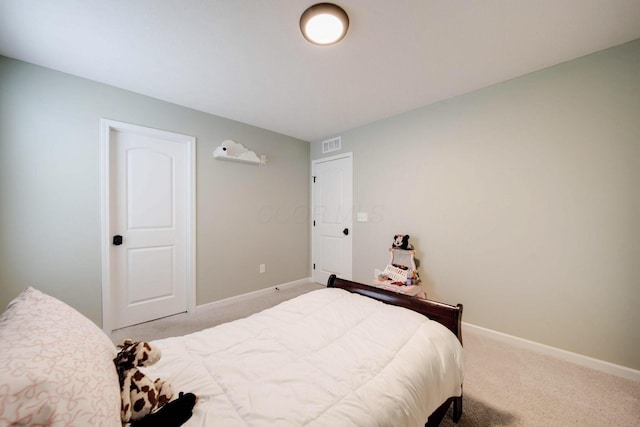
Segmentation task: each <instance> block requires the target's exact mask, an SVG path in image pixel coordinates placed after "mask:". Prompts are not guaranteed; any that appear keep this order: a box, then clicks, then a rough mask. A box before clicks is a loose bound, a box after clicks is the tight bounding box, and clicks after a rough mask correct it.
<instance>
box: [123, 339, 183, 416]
mask: <svg viewBox="0 0 640 427" xmlns="http://www.w3.org/2000/svg"><path fill="white" fill-rule="evenodd" d="M118 348H120V351H119V352H118V354H117V355H116V357H115V359H113V362H114V363H115V365H116V370H117V371H118V379H119V380H120V398H121V400H122V406H121V410H120V411H121V412H120V415H121V417H122V422H124V423H128V422H130V421H135V420H139V419H141V418H143V417H144V416H146V415H148V414H150V413H151V412H153V411H155V410H156V409H158V408H161V407H163V406H164V405H166V404H167V403H169V402H170V401H171V399H172V398H173V394H174V393H173V389H172V388H171V385H170V384H169V383H166V382H164V381H163V380H161V379H159V378H158V379H156V380H155V381H152V380H151V378H149V377H148V376H146V375H145V374H144V373H142V371H140V370H139V369H138V367H139V366H150V365H153V364H154V363H156V362H157V361H158V360H160V350H159V349H158V348H157V347H155V346H152V345H151V344H149V343H147V342H134V341H131V340H125V341H124V343H123V344H120V345H118Z"/></svg>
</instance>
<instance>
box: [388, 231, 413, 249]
mask: <svg viewBox="0 0 640 427" xmlns="http://www.w3.org/2000/svg"><path fill="white" fill-rule="evenodd" d="M391 247H392V248H393V249H413V246H411V245H410V244H409V235H408V234H396V235H395V236H393V244H392V245H391Z"/></svg>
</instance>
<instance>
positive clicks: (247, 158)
mask: <svg viewBox="0 0 640 427" xmlns="http://www.w3.org/2000/svg"><path fill="white" fill-rule="evenodd" d="M213 157H214V158H215V159H216V160H226V161H230V162H239V163H247V164H251V165H264V164H265V157H264V156H261V157H258V155H257V154H256V153H254V152H253V151H251V150H248V149H247V148H245V146H244V145H242V144H240V143H238V142H235V141H234V140H232V139H227V140H225V141H223V142H222V144H220V146H219V147H218V148H216V149H215V150H214V152H213Z"/></svg>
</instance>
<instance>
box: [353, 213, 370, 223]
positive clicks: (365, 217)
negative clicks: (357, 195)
mask: <svg viewBox="0 0 640 427" xmlns="http://www.w3.org/2000/svg"><path fill="white" fill-rule="evenodd" d="M356 219H357V220H358V222H367V221H369V214H368V213H366V212H358V214H357V215H356Z"/></svg>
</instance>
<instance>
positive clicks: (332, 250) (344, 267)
mask: <svg viewBox="0 0 640 427" xmlns="http://www.w3.org/2000/svg"><path fill="white" fill-rule="evenodd" d="M313 175H314V183H313V184H312V185H313V233H312V235H313V264H314V266H313V270H312V272H313V280H314V281H315V282H317V283H322V284H326V283H327V280H328V279H329V276H330V275H331V274H336V275H337V276H339V277H341V278H344V279H351V270H352V265H351V264H352V253H351V252H352V234H353V233H351V232H350V231H351V230H352V222H353V219H352V210H353V207H352V206H353V189H352V186H353V183H352V181H353V178H352V175H353V172H352V158H351V157H350V156H347V157H340V158H335V159H327V160H322V161H317V162H315V163H314V165H313ZM345 229H346V230H348V233H347V234H345V233H344V230H345Z"/></svg>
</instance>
